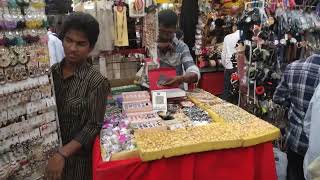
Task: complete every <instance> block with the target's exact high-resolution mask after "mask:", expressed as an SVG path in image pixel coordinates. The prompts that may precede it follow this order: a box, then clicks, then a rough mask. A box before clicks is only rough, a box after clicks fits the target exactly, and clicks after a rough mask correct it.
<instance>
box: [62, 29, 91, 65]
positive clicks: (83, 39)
mask: <svg viewBox="0 0 320 180" xmlns="http://www.w3.org/2000/svg"><path fill="white" fill-rule="evenodd" d="M63 49H64V52H65V55H66V60H67V61H69V62H70V63H75V64H78V63H82V62H84V61H85V60H86V59H87V57H88V55H89V53H90V52H91V51H92V48H91V47H90V43H89V40H88V38H87V36H86V35H85V34H84V33H83V32H81V31H78V30H73V29H70V30H69V31H68V32H67V33H66V34H65V36H64V39H63Z"/></svg>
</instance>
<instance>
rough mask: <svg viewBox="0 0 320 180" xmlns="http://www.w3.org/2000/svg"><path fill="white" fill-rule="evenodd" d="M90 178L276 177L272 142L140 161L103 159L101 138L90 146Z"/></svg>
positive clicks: (244, 179) (234, 179)
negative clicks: (91, 149) (91, 157)
mask: <svg viewBox="0 0 320 180" xmlns="http://www.w3.org/2000/svg"><path fill="white" fill-rule="evenodd" d="M92 155H93V180H157V179H159V180H215V179H216V180H276V179H277V177H276V169H275V160H274V156H273V146H272V143H271V142H268V143H263V144H258V145H255V146H251V147H247V148H235V149H227V150H218V151H208V152H201V153H194V154H189V155H183V156H177V157H172V158H167V159H161V160H155V161H149V162H142V161H141V160H140V159H138V158H135V159H127V160H119V161H110V162H103V161H102V159H101V152H100V140H99V137H97V138H96V140H95V143H94V147H93V154H92Z"/></svg>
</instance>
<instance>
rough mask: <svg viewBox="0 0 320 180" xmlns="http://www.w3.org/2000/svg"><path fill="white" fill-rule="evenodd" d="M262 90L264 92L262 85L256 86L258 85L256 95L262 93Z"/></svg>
mask: <svg viewBox="0 0 320 180" xmlns="http://www.w3.org/2000/svg"><path fill="white" fill-rule="evenodd" d="M264 92H265V89H264V87H263V86H258V87H257V88H256V94H257V95H263V94H264Z"/></svg>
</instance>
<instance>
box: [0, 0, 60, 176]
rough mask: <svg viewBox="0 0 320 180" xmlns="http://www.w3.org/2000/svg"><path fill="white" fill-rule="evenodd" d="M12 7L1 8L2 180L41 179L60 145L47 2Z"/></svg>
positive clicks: (35, 1)
mask: <svg viewBox="0 0 320 180" xmlns="http://www.w3.org/2000/svg"><path fill="white" fill-rule="evenodd" d="M10 2H11V3H9V4H3V5H0V6H1V8H0V13H1V15H2V17H0V27H1V28H0V179H1V180H2V179H17V180H29V179H30V180H34V179H41V178H43V177H44V174H45V167H46V164H47V160H48V158H49V157H50V156H51V155H52V153H54V152H56V150H57V149H58V148H59V147H60V145H61V141H60V138H59V124H58V119H57V111H56V109H57V108H56V103H55V98H54V95H53V93H52V92H53V84H52V81H51V78H50V74H49V69H50V65H49V64H50V63H49V54H48V48H47V41H48V37H47V31H46V29H45V27H47V18H46V16H45V13H44V7H45V3H44V1H43V0H33V1H32V2H30V3H15V1H10ZM17 2H18V1H17ZM19 2H20V1H19Z"/></svg>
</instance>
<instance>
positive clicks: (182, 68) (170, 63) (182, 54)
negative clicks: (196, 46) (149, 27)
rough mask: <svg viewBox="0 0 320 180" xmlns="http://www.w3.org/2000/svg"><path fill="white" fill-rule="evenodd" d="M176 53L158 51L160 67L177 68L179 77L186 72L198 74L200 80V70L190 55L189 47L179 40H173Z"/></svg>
mask: <svg viewBox="0 0 320 180" xmlns="http://www.w3.org/2000/svg"><path fill="white" fill-rule="evenodd" d="M173 46H174V52H167V53H166V54H163V53H161V52H160V51H158V54H159V58H160V67H175V68H176V72H177V75H179V76H181V75H183V74H184V72H186V73H188V72H192V73H195V74H197V76H198V80H199V79H200V77H201V76H200V71H199V68H198V67H197V66H196V65H195V63H194V61H193V58H192V56H191V54H190V50H189V47H188V46H187V45H186V44H185V43H184V42H183V41H181V40H178V39H177V38H174V39H173Z"/></svg>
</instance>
